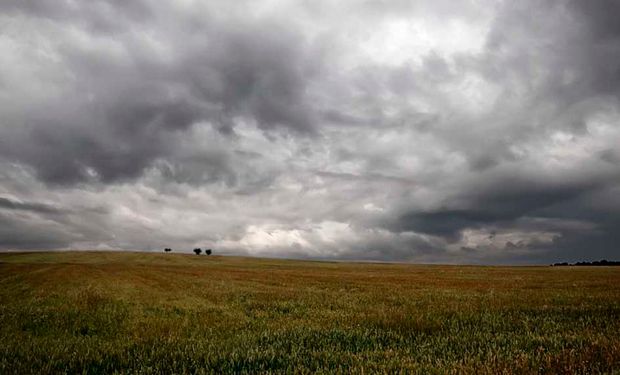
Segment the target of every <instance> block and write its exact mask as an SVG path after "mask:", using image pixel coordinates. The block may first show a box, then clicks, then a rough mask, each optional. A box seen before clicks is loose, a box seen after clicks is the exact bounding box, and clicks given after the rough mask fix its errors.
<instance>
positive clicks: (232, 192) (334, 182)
mask: <svg viewBox="0 0 620 375" xmlns="http://www.w3.org/2000/svg"><path fill="white" fill-rule="evenodd" d="M618 12H620V5H619V4H618V2H617V1H614V0H604V1H577V0H553V1H545V2H540V1H535V0H528V1H519V2H510V1H501V0H489V1H482V2H480V1H464V2H459V3H458V4H456V3H454V2H451V1H443V0H441V1H437V0H435V1H422V2H415V3H412V2H408V1H378V0H377V1H338V2H335V1H312V2H272V1H235V2H224V1H204V2H202V1H201V2H194V1H164V2H162V1H150V0H139V1H132V2H129V3H126V2H122V1H115V0H98V1H92V2H88V3H81V2H73V1H51V0H39V1H23V0H22V1H17V0H15V1H12V0H9V1H4V2H2V3H1V4H0V249H3V250H18V249H137V250H156V251H159V250H161V249H163V248H164V247H172V248H174V249H177V250H178V251H189V250H190V249H192V248H194V247H209V248H213V249H215V250H216V252H220V253H226V254H245V255H256V256H276V257H297V258H320V259H360V260H399V261H414V262H431V263H432V262H442V263H541V262H542V263H547V262H552V261H571V262H572V261H578V260H591V259H594V258H608V259H616V258H618V257H619V256H620V249H619V248H618V247H619V246H620V238H619V235H618V233H619V232H620V230H619V229H620V228H619V226H618V223H620V27H619V26H618V22H616V19H615V18H616V17H615V15H616V14H618Z"/></svg>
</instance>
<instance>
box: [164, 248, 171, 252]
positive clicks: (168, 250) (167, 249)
mask: <svg viewBox="0 0 620 375" xmlns="http://www.w3.org/2000/svg"><path fill="white" fill-rule="evenodd" d="M164 251H165V252H167V253H169V252H171V251H172V249H171V248H169V247H167V248H165V249H164Z"/></svg>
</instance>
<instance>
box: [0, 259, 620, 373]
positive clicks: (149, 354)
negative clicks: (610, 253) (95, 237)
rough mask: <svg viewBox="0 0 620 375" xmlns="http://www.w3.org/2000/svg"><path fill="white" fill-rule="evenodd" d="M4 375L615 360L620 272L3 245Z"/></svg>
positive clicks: (451, 368) (543, 369) (515, 366)
mask: <svg viewBox="0 0 620 375" xmlns="http://www.w3.org/2000/svg"><path fill="white" fill-rule="evenodd" d="M0 283H1V285H2V289H1V291H0V324H1V328H0V340H1V343H0V373H32V372H53V373H54V372H69V373H75V372H83V371H85V372H88V373H99V372H100V373H109V372H121V373H122V372H128V373H134V372H143V373H172V372H174V373H222V372H224V373H243V372H247V373H256V372H296V373H304V372H327V373H334V372H342V373H349V372H362V371H364V372H399V371H405V372H418V373H428V372H431V373H433V372H435V373H450V372H452V373H592V372H612V371H620V268H613V267H473V266H427V265H405V264H372V263H330V262H307V261H290V260H273V259H250V258H239V257H219V256H204V255H203V256H196V255H181V254H150V253H148V254H147V253H112V252H58V253H20V254H2V255H0Z"/></svg>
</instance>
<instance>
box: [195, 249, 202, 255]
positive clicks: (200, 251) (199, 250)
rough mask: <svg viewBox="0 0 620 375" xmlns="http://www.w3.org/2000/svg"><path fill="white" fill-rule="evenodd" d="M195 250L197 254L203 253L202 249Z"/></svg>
mask: <svg viewBox="0 0 620 375" xmlns="http://www.w3.org/2000/svg"><path fill="white" fill-rule="evenodd" d="M194 252H195V253H196V255H200V253H202V249H200V248H196V249H194Z"/></svg>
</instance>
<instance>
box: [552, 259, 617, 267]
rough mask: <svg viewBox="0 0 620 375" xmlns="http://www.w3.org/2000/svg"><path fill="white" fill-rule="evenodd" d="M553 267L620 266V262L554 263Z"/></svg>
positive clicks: (604, 260)
mask: <svg viewBox="0 0 620 375" xmlns="http://www.w3.org/2000/svg"><path fill="white" fill-rule="evenodd" d="M552 266H620V261H617V260H607V259H603V260H595V261H594V262H576V263H568V262H562V263H553V264H552Z"/></svg>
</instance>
